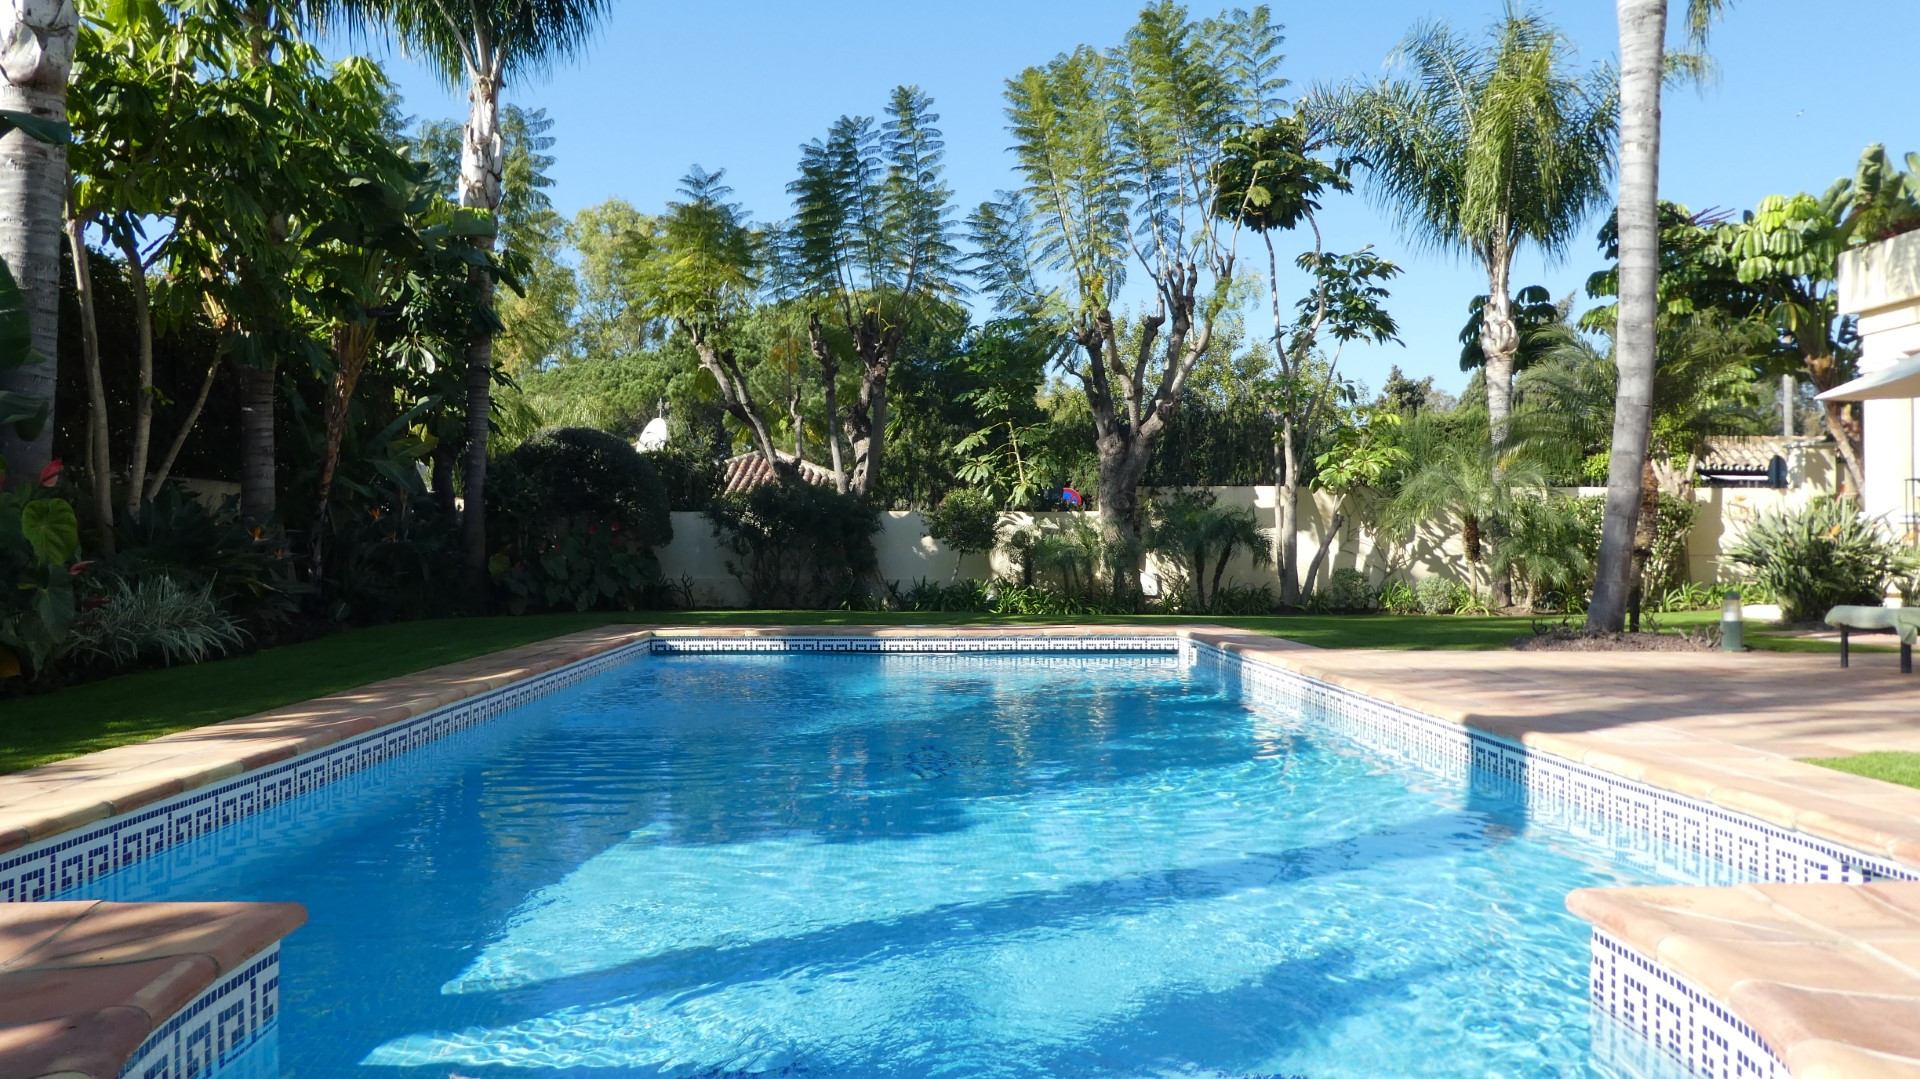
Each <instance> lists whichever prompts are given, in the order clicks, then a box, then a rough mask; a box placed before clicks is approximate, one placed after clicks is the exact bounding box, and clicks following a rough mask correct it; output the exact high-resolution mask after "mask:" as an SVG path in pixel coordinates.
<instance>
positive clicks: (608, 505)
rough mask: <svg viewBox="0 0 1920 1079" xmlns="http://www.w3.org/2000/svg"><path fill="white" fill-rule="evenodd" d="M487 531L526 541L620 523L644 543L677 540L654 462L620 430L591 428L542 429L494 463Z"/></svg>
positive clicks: (489, 480) (654, 544) (509, 539)
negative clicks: (570, 525)
mask: <svg viewBox="0 0 1920 1079" xmlns="http://www.w3.org/2000/svg"><path fill="white" fill-rule="evenodd" d="M487 513H488V518H489V519H488V529H489V534H490V535H494V536H496V537H497V539H498V540H499V541H503V542H501V543H496V546H503V545H505V544H511V543H516V542H517V543H520V544H522V545H525V544H527V543H530V542H533V541H536V540H538V539H540V538H542V537H543V535H544V533H545V532H546V531H547V530H548V529H552V528H557V527H560V526H562V524H563V523H565V522H577V523H584V524H600V525H619V526H620V528H621V530H622V531H623V532H625V533H627V535H628V537H629V538H630V539H631V540H633V541H634V542H635V543H638V544H639V545H640V546H642V547H648V548H652V547H659V546H662V545H664V544H666V543H668V542H670V541H671V540H672V539H673V522H672V521H671V520H670V519H669V518H668V516H667V489H666V487H665V485H664V484H662V483H661V480H660V475H659V473H658V472H657V471H656V470H655V467H654V462H653V461H651V460H650V459H648V458H647V457H645V456H642V455H641V454H640V453H638V452H636V451H635V450H634V448H633V447H632V446H630V445H628V444H627V443H626V441H625V440H624V439H621V438H620V437H619V436H617V435H610V434H608V433H606V432H605V431H595V430H593V429H592V428H588V427H558V428H552V429H549V430H545V431H541V432H539V433H538V434H536V435H534V436H533V437H532V438H529V439H527V440H526V441H525V442H522V443H521V444H520V445H518V446H515V447H514V448H513V450H512V451H510V452H509V453H507V454H506V455H505V456H503V457H501V458H500V459H499V460H497V461H495V462H494V463H493V465H492V468H491V470H490V471H489V473H488V478H487Z"/></svg>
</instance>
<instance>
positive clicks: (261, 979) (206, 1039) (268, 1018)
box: [120, 943, 280, 1079]
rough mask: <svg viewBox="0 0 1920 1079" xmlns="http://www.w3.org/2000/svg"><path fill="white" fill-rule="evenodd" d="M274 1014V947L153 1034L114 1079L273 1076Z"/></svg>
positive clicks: (277, 960)
mask: <svg viewBox="0 0 1920 1079" xmlns="http://www.w3.org/2000/svg"><path fill="white" fill-rule="evenodd" d="M279 1014H280V945H279V944H277V943H276V944H273V945H271V946H269V947H268V948H267V949H266V950H264V951H262V952H260V953H259V954H258V955H255V956H254V957H253V958H251V959H249V960H247V961H246V962H245V963H243V964H241V966H240V969H238V970H236V971H234V972H233V973H232V974H230V975H228V976H227V977H224V978H222V979H220V980H219V981H217V982H215V983H214V984H213V985H210V986H208V987H207V988H206V990H205V991H204V992H202V993H201V994H200V995H199V996H198V997H195V998H194V999H193V1001H192V1003H190V1004H188V1005H187V1006H186V1007H184V1008H182V1009H180V1010H179V1011H178V1012H176V1013H174V1016H173V1018H171V1019H169V1020H167V1022H166V1024H165V1025H164V1026H162V1027H161V1028H160V1029H159V1030H156V1031H154V1032H153V1033H152V1034H151V1035H149V1036H148V1038H147V1040H146V1041H145V1042H142V1043H141V1045H140V1048H139V1049H137V1050H135V1051H134V1054H133V1057H132V1058H131V1059H130V1060H128V1061H127V1065H126V1067H124V1068H122V1069H120V1079H202V1077H211V1076H212V1075H214V1074H215V1072H216V1070H217V1071H218V1074H219V1079H268V1077H269V1076H278V1075H279V1074H280V1070H279V1060H278V1056H279V1054H277V1053H275V1052H274V1051H273V1049H274V1046H273V1045H272V1044H271V1043H272V1039H273V1034H274V1020H275V1019H276V1018H278V1016H279Z"/></svg>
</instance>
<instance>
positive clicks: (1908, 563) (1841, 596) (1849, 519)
mask: <svg viewBox="0 0 1920 1079" xmlns="http://www.w3.org/2000/svg"><path fill="white" fill-rule="evenodd" d="M1727 559H1728V561H1730V562H1732V563H1734V564H1735V565H1738V566H1743V567H1745V568H1746V570H1747V573H1748V574H1749V575H1750V576H1751V577H1752V578H1753V579H1754V580H1755V581H1756V582H1758V583H1759V584H1760V585H1762V586H1763V587H1765V588H1768V589H1771V590H1772V591H1773V593H1774V594H1775V595H1776V596H1778V597H1779V600H1780V608H1781V615H1782V617H1784V618H1785V619H1786V621H1788V622H1808V621H1812V620H1815V619H1818V618H1820V617H1821V616H1822V615H1824V614H1826V612H1827V609H1828V608H1830V607H1834V606H1838V605H1840V604H1847V603H1853V604H1867V605H1872V606H1878V605H1879V604H1880V602H1881V598H1882V597H1883V596H1884V595H1885V594H1886V590H1887V585H1888V583H1890V582H1892V581H1893V580H1895V579H1896V578H1899V577H1902V576H1905V575H1907V574H1911V573H1913V572H1915V568H1916V567H1915V559H1914V554H1913V552H1912V550H1910V549H1909V548H1907V547H1906V546H1904V545H1902V544H1900V543H1899V542H1898V541H1896V540H1895V539H1894V538H1893V537H1891V536H1889V535H1888V534H1887V533H1886V531H1885V530H1884V529H1882V528H1881V527H1880V525H1879V524H1878V523H1877V522H1875V521H1872V520H1870V519H1868V518H1866V517H1865V516H1863V515H1862V514H1861V513H1860V512H1859V511H1858V510H1856V509H1855V508H1854V507H1853V505H1852V503H1850V502H1848V501H1846V500H1844V499H1838V498H1816V499H1814V500H1813V501H1811V502H1809V503H1807V505H1806V506H1804V507H1802V508H1801V509H1798V510H1790V511H1781V512H1777V513H1768V514H1764V515H1762V516H1761V517H1760V518H1759V519H1758V520H1755V521H1754V522H1753V523H1752V524H1750V525H1748V526H1747V530H1746V531H1745V532H1744V533H1742V534H1741V536H1740V539H1739V542H1737V543H1735V544H1734V545H1733V546H1732V547H1730V548H1728V549H1727Z"/></svg>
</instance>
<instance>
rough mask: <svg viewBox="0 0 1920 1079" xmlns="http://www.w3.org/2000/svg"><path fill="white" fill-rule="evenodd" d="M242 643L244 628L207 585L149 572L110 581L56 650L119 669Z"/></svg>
mask: <svg viewBox="0 0 1920 1079" xmlns="http://www.w3.org/2000/svg"><path fill="white" fill-rule="evenodd" d="M246 643H247V634H246V632H245V631H244V630H242V629H241V628H240V626H239V625H238V624H237V623H236V622H235V621H234V620H233V618H232V617H230V616H229V615H228V614H227V613H226V612H224V611H222V610H221V609H220V604H219V603H218V602H216V601H215V600H214V598H213V588H212V586H210V585H200V586H197V587H196V586H191V585H184V584H181V583H180V582H179V581H176V580H174V579H173V578H171V577H166V576H152V577H145V578H142V579H140V580H137V581H129V580H125V579H114V580H113V581H111V582H110V583H109V585H108V588H107V592H106V595H105V597H104V602H102V603H100V604H99V605H98V606H96V607H93V608H92V609H91V610H88V611H86V612H84V613H83V614H81V615H80V617H79V619H78V620H77V621H76V622H74V625H73V632H72V633H71V634H69V635H68V637H67V639H66V640H65V641H64V642H63V643H62V644H61V646H60V653H59V655H60V657H61V658H62V659H71V660H76V661H78V662H81V663H85V664H89V665H95V666H99V667H103V668H106V669H108V670H119V669H123V668H126V667H132V666H134V665H136V664H140V663H150V662H155V661H157V662H159V663H161V664H165V665H169V666H171V665H172V664H175V663H199V662H201V661H203V660H207V659H212V658H214V657H215V656H221V655H225V654H226V653H228V652H231V651H233V650H235V649H237V648H240V647H242V646H244V645H245V644H246Z"/></svg>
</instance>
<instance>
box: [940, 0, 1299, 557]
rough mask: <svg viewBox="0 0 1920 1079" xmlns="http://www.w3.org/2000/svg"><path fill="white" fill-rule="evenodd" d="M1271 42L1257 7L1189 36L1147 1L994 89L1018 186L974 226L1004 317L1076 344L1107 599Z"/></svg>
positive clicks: (1211, 286)
mask: <svg viewBox="0 0 1920 1079" xmlns="http://www.w3.org/2000/svg"><path fill="white" fill-rule="evenodd" d="M1280 43H1281V33H1280V27H1279V26H1278V24H1275V23H1274V22H1272V20H1271V17H1270V15H1269V14H1268V12H1267V9H1266V8H1264V7H1262V8H1256V9H1255V10H1254V11H1253V12H1251V13H1249V12H1235V13H1233V14H1232V15H1230V16H1223V17H1221V18H1216V19H1207V20H1202V21H1196V20H1193V19H1191V18H1189V17H1188V14H1187V12H1186V10H1185V9H1184V8H1181V7H1179V6H1178V5H1175V4H1172V3H1160V4H1156V5H1153V6H1151V7H1148V8H1147V9H1146V10H1144V11H1142V12H1141V13H1140V17H1139V20H1138V21H1137V22H1136V23H1135V24H1134V26H1133V28H1132V29H1131V30H1129V31H1128V32H1127V35H1126V37H1125V39H1124V40H1123V41H1122V42H1121V43H1120V45H1118V46H1117V47H1115V48H1112V49H1109V50H1106V51H1104V52H1103V51H1099V50H1095V49H1093V48H1090V47H1085V46H1083V47H1081V48H1078V49H1075V50H1074V51H1073V52H1070V53H1066V54H1063V55H1061V56H1059V57H1056V58H1055V59H1054V60H1052V61H1050V62H1048V63H1047V64H1045V65H1042V66H1038V67H1031V68H1028V69H1027V70H1026V71H1024V72H1022V73H1021V74H1020V75H1019V76H1017V77H1016V78H1014V79H1011V80H1009V81H1008V83H1007V104H1008V108H1007V116H1008V120H1009V123H1010V128H1011V131H1012V134H1013V137H1014V147H1013V150H1014V154H1015V157H1016V160H1017V162H1018V168H1019V172H1020V176H1021V179H1022V184H1021V186H1020V188H1019V189H1018V190H1017V191H1015V192H1012V193H1010V194H1006V195H1003V196H1002V197H1001V198H1000V200H999V201H998V202H996V203H993V204H989V205H987V206H983V207H981V208H980V209H979V210H978V211H976V212H975V213H974V215H973V216H972V217H971V218H970V219H969V225H970V226H971V229H972V232H973V235H974V239H975V242H976V244H977V245H978V246H979V247H980V248H981V249H982V251H983V256H982V263H983V270H984V272H983V278H984V280H985V281H986V282H987V284H988V286H989V287H990V288H992V289H993V290H994V291H995V292H996V293H997V295H998V298H999V300H1000V302H1001V305H1002V306H1003V307H1005V308H1009V309H1011V310H1015V311H1022V312H1037V313H1041V314H1043V315H1044V316H1046V317H1050V318H1053V319H1054V320H1055V321H1056V323H1057V324H1058V325H1059V326H1060V327H1061V332H1062V333H1063V334H1064V335H1065V336H1066V337H1067V338H1068V340H1069V341H1070V342H1071V346H1072V350H1071V352H1070V353H1069V354H1068V358H1067V359H1066V360H1065V361H1064V364H1063V366H1065V368H1066V370H1067V371H1068V372H1069V373H1070V374H1071V375H1072V377H1074V378H1075V379H1076V380H1077V381H1078V382H1079V384H1080V385H1081V387H1082V388H1083V389H1084V390H1085V393H1086V398H1087V403H1088V405H1089V407H1090V409H1091V411H1092V418H1093V426H1094V439H1095V446H1096V448H1097V452H1098V456H1099V483H1098V501H1099V512H1100V521H1101V526H1102V528H1103V530H1104V531H1105V532H1106V535H1107V539H1108V543H1109V547H1110V548H1111V549H1113V550H1116V551H1118V552H1121V553H1122V558H1121V560H1120V563H1121V575H1122V576H1124V577H1127V578H1129V579H1128V580H1122V581H1116V582H1114V583H1115V585H1116V592H1117V593H1121V594H1131V593H1132V591H1133V590H1134V585H1133V583H1132V582H1131V579H1130V578H1131V576H1132V573H1131V570H1132V569H1133V568H1137V565H1138V552H1139V537H1140V503H1139V486H1140V482H1141V479H1142V477H1143V476H1144V475H1145V473H1146V469H1147V465H1148V463H1149V461H1150V459H1151V457H1152V454H1153V448H1154V445H1155V443H1156V441H1157V440H1158V439H1159V437H1160V435H1161V433H1162V432H1163V431H1164V430H1165V428H1166V425H1167V422H1168V418H1169V416H1170V415H1171V414H1172V412H1173V410H1174V409H1175V408H1176V407H1177V406H1178V405H1179V402H1180V399H1181V396H1182V395H1183V394H1184V393H1185V391H1186V386H1187V380H1188V378H1189V376H1191V374H1192V372H1193V370H1194V367H1195V365H1196V364H1198V363H1199V362H1200V360H1201V358H1202V357H1204V356H1205V355H1206V354H1207V352H1208V350H1209V349H1210V348H1211V347H1212V346H1213V345H1214V329H1215V323H1216V321H1217V320H1218V319H1219V318H1220V317H1221V315H1222V313H1223V312H1224V311H1225V310H1226V309H1227V307H1228V305H1229V291H1230V288H1231V286H1232V285H1233V283H1234V280H1235V274H1236V271H1237V266H1238V263H1237V254H1238V251H1237V243H1238V239H1239V234H1240V230H1241V227H1242V226H1241V224H1240V223H1239V221H1238V220H1236V219H1235V218H1234V217H1233V216H1231V215H1221V214H1219V213H1217V212H1216V211H1217V209H1218V206H1219V204H1220V202H1221V200H1222V198H1223V197H1224V196H1229V195H1230V193H1231V192H1233V191H1234V190H1236V189H1238V190H1239V191H1241V192H1245V191H1247V190H1248V189H1249V188H1250V187H1251V186H1253V185H1251V184H1249V183H1247V180H1248V177H1247V176H1246V175H1244V174H1243V173H1238V172H1236V170H1235V169H1234V168H1233V167H1232V165H1231V162H1230V151H1229V144H1230V143H1231V142H1232V140H1233V139H1234V138H1235V137H1236V136H1237V135H1240V134H1241V133H1242V132H1244V131H1246V130H1248V129H1249V128H1253V127H1258V126H1262V125H1264V124H1266V123H1269V122H1272V121H1273V120H1274V119H1275V118H1276V117H1277V114H1278V110H1279V107H1280V104H1279V99H1278V93H1279V90H1280V88H1281V86H1282V83H1281V82H1280V80H1279V79H1278V76H1277V74H1276V72H1277V67H1278V63H1279V61H1280ZM1243 197H1244V196H1243ZM1136 269H1137V271H1138V272H1139V274H1140V275H1141V276H1142V277H1144V279H1145V284H1146V287H1147V290H1148V296H1149V297H1150V299H1149V303H1150V306H1149V307H1148V309H1147V310H1145V311H1144V312H1142V313H1141V314H1139V315H1138V316H1136V317H1134V318H1133V319H1131V323H1132V325H1131V326H1129V325H1128V322H1129V320H1128V319H1127V317H1126V316H1125V315H1124V314H1121V313H1117V312H1116V308H1118V307H1120V305H1121V303H1122V297H1123V290H1124V289H1125V288H1126V286H1127V283H1128V275H1129V273H1130V272H1131V271H1133V270H1136Z"/></svg>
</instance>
